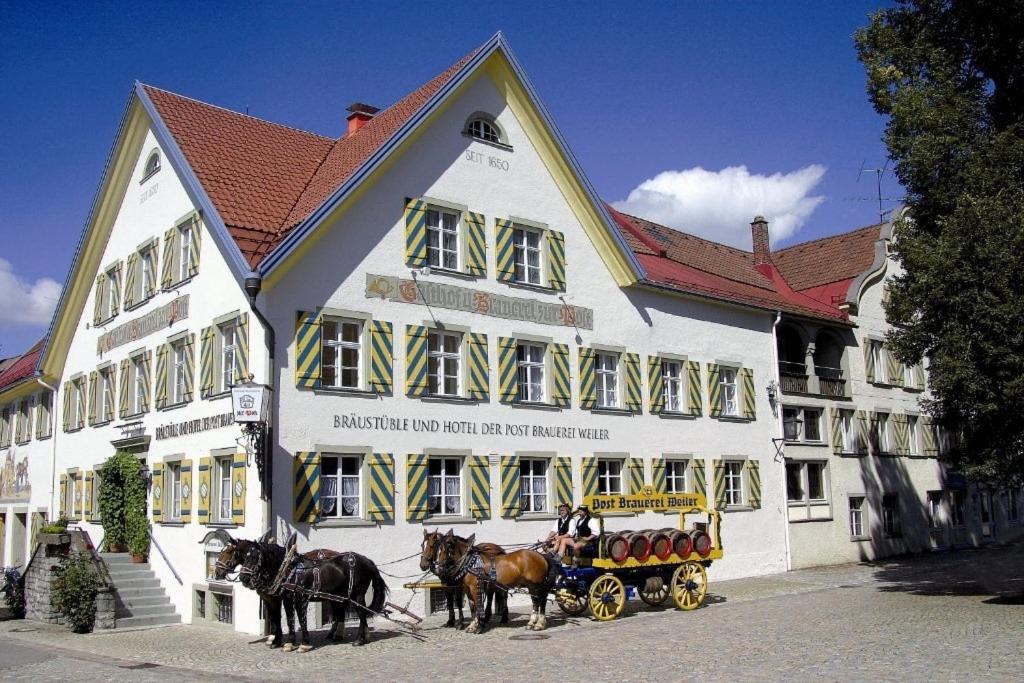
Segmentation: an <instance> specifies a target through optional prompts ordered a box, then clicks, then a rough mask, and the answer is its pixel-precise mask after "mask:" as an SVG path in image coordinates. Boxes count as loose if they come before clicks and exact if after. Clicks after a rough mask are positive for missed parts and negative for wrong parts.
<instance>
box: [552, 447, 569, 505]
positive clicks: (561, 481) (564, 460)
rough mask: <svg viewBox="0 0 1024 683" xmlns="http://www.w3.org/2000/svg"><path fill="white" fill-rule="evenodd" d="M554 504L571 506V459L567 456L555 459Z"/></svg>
mask: <svg viewBox="0 0 1024 683" xmlns="http://www.w3.org/2000/svg"><path fill="white" fill-rule="evenodd" d="M555 498H556V499H557V500H556V501H555V502H556V503H557V504H559V505H561V504H562V503H565V504H566V505H569V506H572V503H573V495H572V459H571V458H569V457H567V456H559V457H557V458H555Z"/></svg>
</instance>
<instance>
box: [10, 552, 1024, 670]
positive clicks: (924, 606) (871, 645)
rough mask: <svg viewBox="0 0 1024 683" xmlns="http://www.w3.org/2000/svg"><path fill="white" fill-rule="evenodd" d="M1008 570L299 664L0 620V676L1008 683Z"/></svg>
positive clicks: (1019, 662)
mask: <svg viewBox="0 0 1024 683" xmlns="http://www.w3.org/2000/svg"><path fill="white" fill-rule="evenodd" d="M1022 575H1024V546H1019V545H1018V546H1014V547H1009V548H992V549H987V550H981V551H967V552H961V553H956V554H943V555H935V556H927V557H920V558H913V559H908V560H899V561H892V562H885V563H877V564H873V565H868V564H860V565H845V566H841V567H830V568H822V569H810V570H802V571H795V572H790V573H787V574H781V575H775V576H771V577H762V578H759V579H741V580H736V581H722V582H718V583H714V582H712V583H711V587H710V588H711V590H710V592H709V596H708V601H707V603H706V605H705V607H703V608H702V609H699V610H697V611H695V612H688V613H684V612H680V611H677V610H676V609H674V608H672V609H651V608H648V607H646V606H643V604H642V603H640V602H639V601H637V602H636V603H630V605H629V606H627V609H626V612H625V613H624V615H623V616H622V617H621V618H620V619H618V620H617V621H613V622H606V623H598V622H595V621H592V620H590V619H588V618H586V617H583V618H578V619H565V618H564V617H563V616H562V615H561V613H560V610H558V609H557V608H556V607H553V608H552V609H551V610H550V612H551V613H552V614H553V615H555V618H554V619H552V626H551V628H550V629H549V630H548V631H546V632H544V633H543V634H542V637H541V638H540V639H520V637H521V636H527V637H530V636H532V635H533V634H531V633H530V632H528V631H526V630H525V629H523V626H524V625H525V623H526V618H527V616H528V615H526V614H523V613H519V614H515V615H514V618H513V623H512V624H511V625H510V626H504V627H497V628H493V629H492V630H491V631H489V632H488V633H486V634H484V635H482V636H472V635H469V634H465V633H461V632H455V631H453V630H452V629H443V628H440V622H439V621H429V622H427V624H426V628H425V629H424V630H423V631H422V632H421V633H422V634H423V636H424V638H423V639H416V638H413V637H411V636H409V635H406V634H403V633H398V632H395V631H390V630H388V628H387V626H386V622H383V623H382V622H380V621H378V622H375V626H376V628H375V629H374V631H373V633H372V634H371V635H372V639H373V642H371V644H370V645H368V646H366V647H362V648H357V647H353V646H352V645H350V644H347V643H345V644H324V645H323V647H318V648H317V649H315V650H314V651H312V652H310V653H306V654H299V653H291V654H289V653H285V652H282V651H281V650H273V651H272V650H269V649H267V648H266V647H265V646H264V645H263V644H262V641H256V639H255V638H254V637H249V636H242V635H237V634H234V633H231V632H227V631H222V630H217V629H209V628H201V627H191V626H175V627H169V628H154V629H148V630H138V631H129V632H124V633H95V634H90V635H84V636H79V635H74V634H71V633H68V632H67V631H65V630H63V629H62V628H58V627H51V626H48V625H44V624H37V623H33V622H25V621H17V622H15V621H8V622H0V680H24V681H50V680H53V681H87V680H88V681H101V680H119V681H123V680H138V681H165V680H175V681H183V680H184V681H191V680H214V679H216V680H238V679H258V680H303V681H319V680H324V681H326V680H346V681H348V680H378V681H380V680H383V681H391V680H402V681H406V680H408V681H412V680H417V681H423V680H446V679H454V678H458V679H463V680H472V681H476V680H480V681H494V680H499V681H500V680H509V679H520V680H531V679H532V680H536V679H553V680H555V679H557V680H561V681H577V680H580V681H582V680H602V681H623V680H629V681H631V680H646V681H649V680H655V679H660V680H696V679H705V680H716V679H721V678H723V677H728V678H729V679H730V680H752V681H762V680H764V681H778V680H786V679H789V680H811V679H814V680H839V681H852V680H900V681H907V680H913V681H925V680H927V681H959V680H995V681H1011V680H1022V679H1024V599H1022V598H1024V576H1022ZM350 633H353V632H352V631H351V630H350ZM322 639H323V633H322V632H321V633H318V635H317V640H316V642H317V644H318V645H319V644H322Z"/></svg>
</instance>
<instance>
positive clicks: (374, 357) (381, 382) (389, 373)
mask: <svg viewBox="0 0 1024 683" xmlns="http://www.w3.org/2000/svg"><path fill="white" fill-rule="evenodd" d="M393 337H394V335H393V333H392V328H391V323H389V322H387V321H385V320H372V321H370V391H375V392H377V393H378V394H385V395H390V394H391V391H392V387H393V386H394V378H393V377H394V376H393V368H394V345H393Z"/></svg>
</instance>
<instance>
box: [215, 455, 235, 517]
mask: <svg viewBox="0 0 1024 683" xmlns="http://www.w3.org/2000/svg"><path fill="white" fill-rule="evenodd" d="M214 462H215V464H214V476H215V477H216V481H215V484H214V495H215V496H216V503H217V504H216V506H215V507H214V510H216V519H217V521H218V522H220V523H221V524H229V523H231V521H232V517H231V456H228V457H224V458H217V459H216V460H215V461H214Z"/></svg>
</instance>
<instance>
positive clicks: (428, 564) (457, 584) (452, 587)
mask: <svg viewBox="0 0 1024 683" xmlns="http://www.w3.org/2000/svg"><path fill="white" fill-rule="evenodd" d="M448 533H452V534H453V533H454V532H453V531H451V530H449V531H448ZM442 538H444V536H443V535H442V534H441V532H440V531H427V530H426V529H424V530H423V543H422V544H421V545H420V551H421V552H420V569H422V570H423V571H425V572H426V571H431V572H434V574H436V575H437V578H439V579H441V582H442V583H444V584H445V587H444V592H445V597H446V598H447V602H448V621H447V622H446V623H445V626H447V627H453V626H456V622H455V607H456V606H458V608H459V621H458V628H462V627H463V625H464V623H465V618H464V617H463V615H462V596H463V594H464V591H463V588H462V582H461V581H454V580H451V579H450V577H447V576H442V573H443V571H442V570H441V569H440V567H438V565H437V551H438V550H439V549H440V547H441V539H442ZM455 538H457V539H459V540H460V541H465V540H466V539H464V538H462V537H461V536H455ZM476 548H477V550H479V551H480V552H481V553H484V554H486V555H504V554H505V549H504V548H502V547H501V546H500V545H498V544H496V543H478V544H477V546H476ZM494 598H495V592H494V589H493V588H489V589H488V591H487V609H486V612H485V614H484V621H486V622H487V623H490V621H491V605H492V604H493V600H494ZM497 599H498V612H499V613H500V614H501V623H503V624H507V623H508V595H507V594H506V593H505V591H498V592H497Z"/></svg>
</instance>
